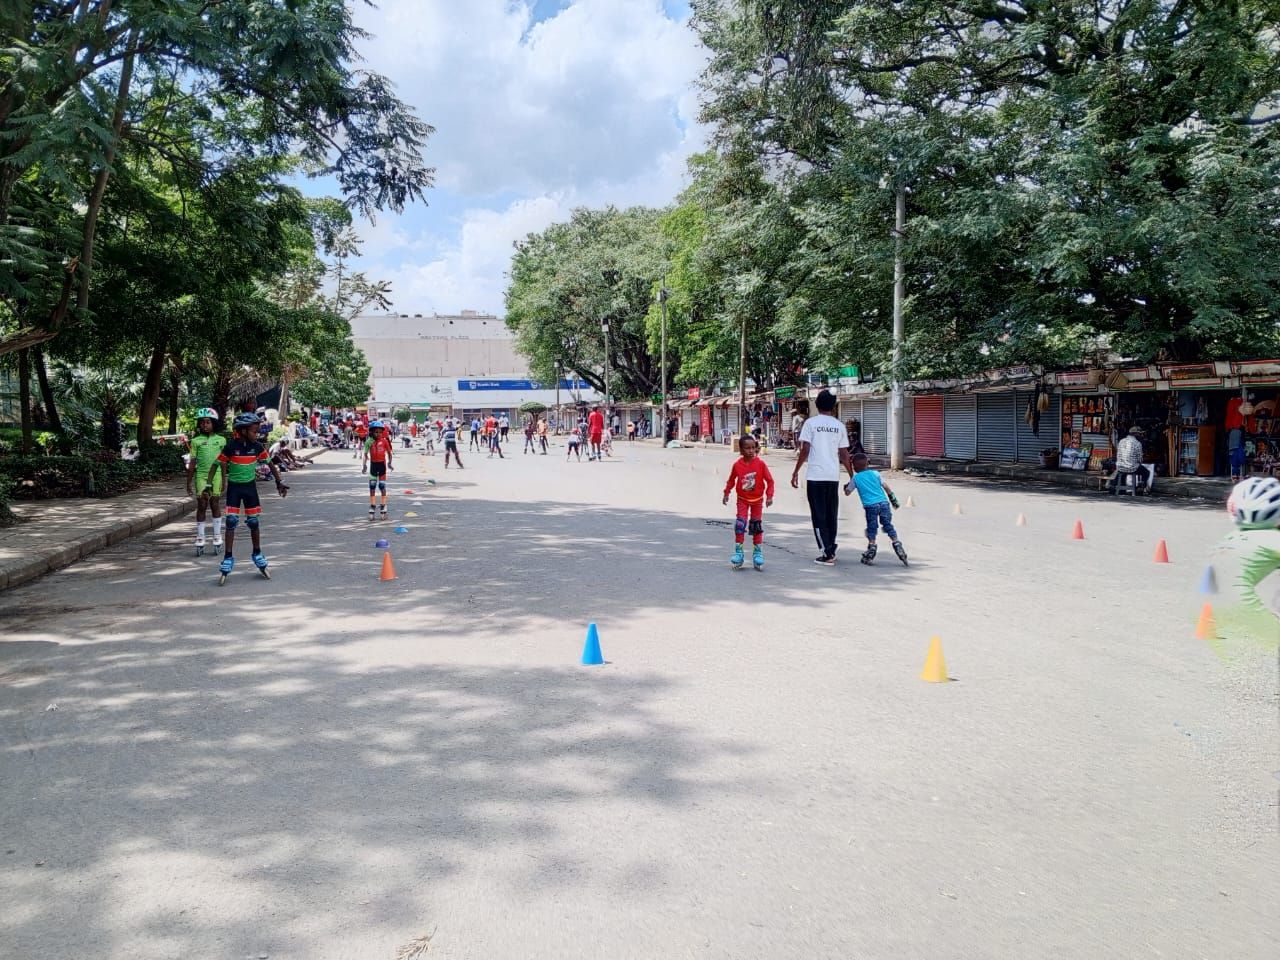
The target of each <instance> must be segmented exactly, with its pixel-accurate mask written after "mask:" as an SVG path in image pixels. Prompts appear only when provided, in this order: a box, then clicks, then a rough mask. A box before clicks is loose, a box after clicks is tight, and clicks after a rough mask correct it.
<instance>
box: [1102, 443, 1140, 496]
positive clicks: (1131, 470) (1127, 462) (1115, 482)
mask: <svg viewBox="0 0 1280 960" xmlns="http://www.w3.org/2000/svg"><path fill="white" fill-rule="evenodd" d="M1142 437H1143V430H1142V428H1141V427H1130V428H1129V435H1128V436H1126V437H1125V438H1124V439H1123V440H1121V441H1120V442H1119V443H1118V444H1116V472H1115V473H1114V474H1112V475H1111V484H1110V488H1111V492H1112V493H1117V492H1118V491H1119V489H1120V484H1122V483H1128V482H1129V480H1128V478H1129V477H1131V476H1133V475H1134V474H1137V475H1138V476H1137V478H1136V479H1135V480H1134V484H1135V489H1136V485H1137V484H1138V483H1139V481H1141V480H1142V479H1143V477H1144V474H1143V470H1142Z"/></svg>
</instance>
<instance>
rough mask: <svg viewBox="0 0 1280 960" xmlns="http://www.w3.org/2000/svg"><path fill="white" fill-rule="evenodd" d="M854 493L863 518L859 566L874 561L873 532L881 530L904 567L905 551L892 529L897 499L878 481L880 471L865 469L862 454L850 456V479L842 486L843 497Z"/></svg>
mask: <svg viewBox="0 0 1280 960" xmlns="http://www.w3.org/2000/svg"><path fill="white" fill-rule="evenodd" d="M854 490H857V491H858V498H859V499H860V500H861V501H862V510H863V512H864V513H865V514H866V515H867V551H866V553H864V554H863V555H862V562H863V563H865V564H868V565H869V564H871V563H873V562H874V561H875V559H876V532H877V530H878V529H879V528H883V529H884V532H885V533H886V534H888V536H889V540H890V541H891V542H892V544H893V552H894V553H896V554H897V555H898V559H899V560H901V561H902V563H903V565H904V566H905V565H906V562H907V551H906V549H905V548H904V547H903V546H902V541H901V540H899V539H898V531H897V530H895V529H894V526H893V507H896V506H898V498H897V497H896V496H894V494H893V490H891V489H890V488H889V485H888V484H887V483H885V482H884V480H883V479H882V478H881V476H880V471H879V470H871V469H869V467H868V462H867V455H866V454H865V453H858V454H854V457H853V477H852V478H851V479H850V480H849V482H848V483H847V484H845V487H844V495H845V496H846V497H847V496H849V494H851V493H853V491H854ZM891 504H892V506H891Z"/></svg>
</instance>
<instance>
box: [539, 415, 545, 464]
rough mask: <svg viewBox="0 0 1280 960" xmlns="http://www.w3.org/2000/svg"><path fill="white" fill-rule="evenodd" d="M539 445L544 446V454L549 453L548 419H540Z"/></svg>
mask: <svg viewBox="0 0 1280 960" xmlns="http://www.w3.org/2000/svg"><path fill="white" fill-rule="evenodd" d="M538 446H540V447H541V448H542V455H543V456H544V457H545V456H546V455H547V421H545V420H539V421H538Z"/></svg>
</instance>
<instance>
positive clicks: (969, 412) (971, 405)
mask: <svg viewBox="0 0 1280 960" xmlns="http://www.w3.org/2000/svg"><path fill="white" fill-rule="evenodd" d="M942 419H943V437H942V441H943V442H942V449H943V453H944V455H945V456H946V457H947V459H948V460H976V459H978V404H977V402H976V398H975V397H972V396H968V397H965V396H959V397H951V396H948V397H946V398H944V400H943V404H942Z"/></svg>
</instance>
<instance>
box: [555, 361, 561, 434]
mask: <svg viewBox="0 0 1280 960" xmlns="http://www.w3.org/2000/svg"><path fill="white" fill-rule="evenodd" d="M560 367H561V365H560V361H559V360H557V361H556V433H557V434H559V433H560Z"/></svg>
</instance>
